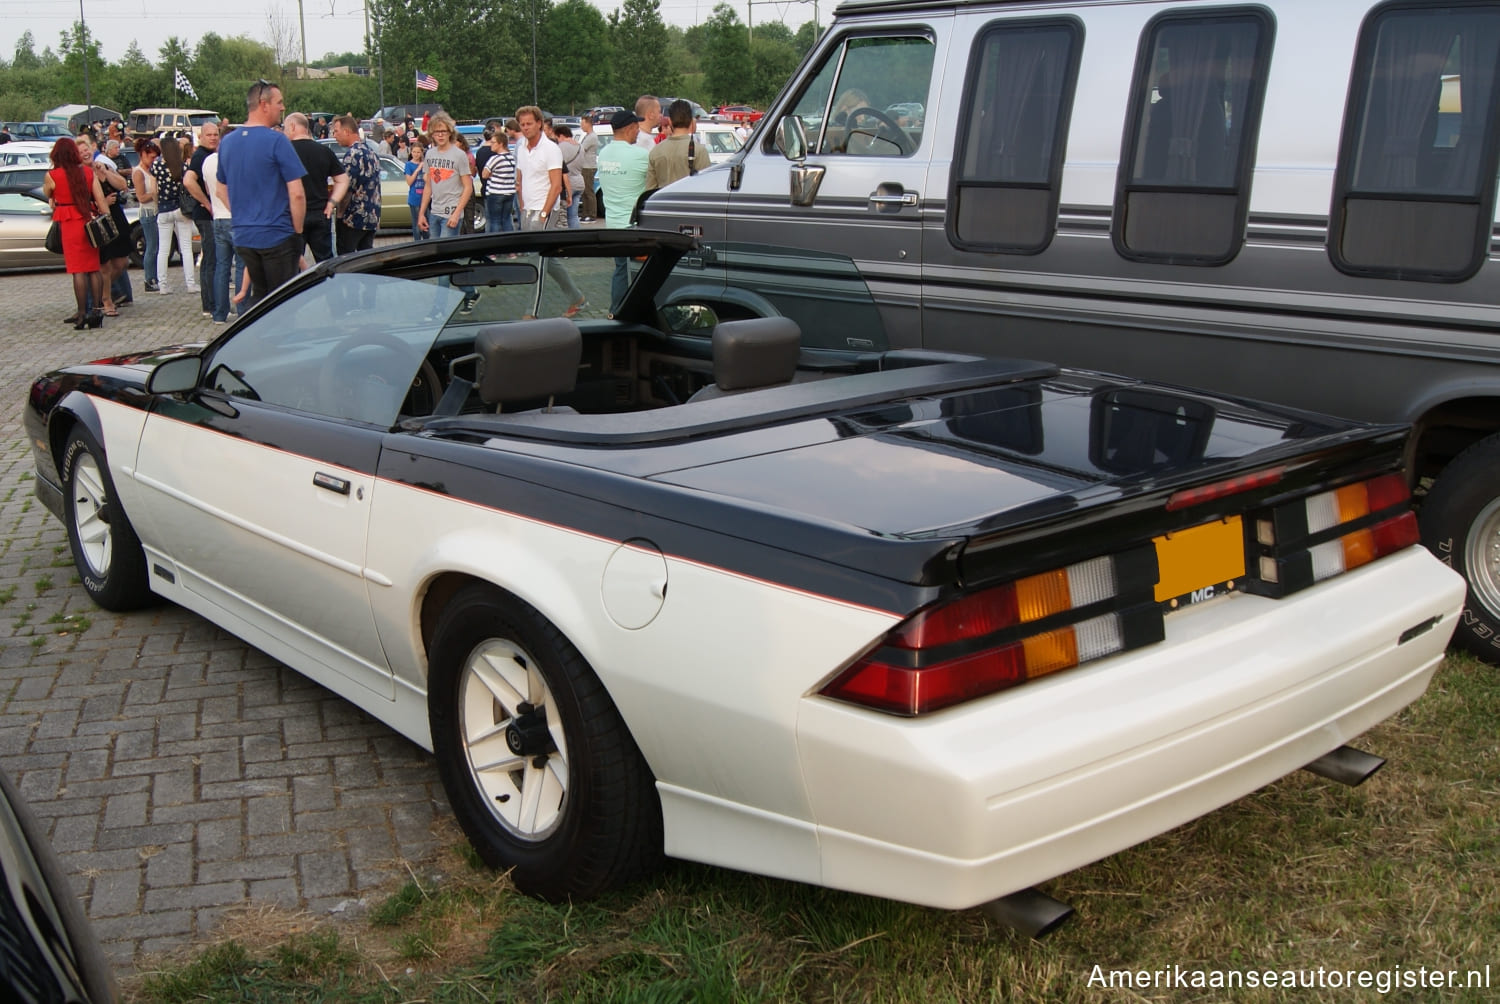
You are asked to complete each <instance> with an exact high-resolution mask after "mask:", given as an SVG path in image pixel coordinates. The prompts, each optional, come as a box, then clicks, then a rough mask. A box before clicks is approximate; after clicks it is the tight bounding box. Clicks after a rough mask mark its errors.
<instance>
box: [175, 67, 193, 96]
mask: <svg viewBox="0 0 1500 1004" xmlns="http://www.w3.org/2000/svg"><path fill="white" fill-rule="evenodd" d="M172 74H173V78H172V83H173V86H175V87H176V88H177V89H178V90H179V91H181V92H182V93H184V94H186V95H187V96H188V97H190V98H192V99H193V100H194V101H197V100H198V92H197V91H195V90H193V85H192V84H190V83H188V78H187V76H186V75H185V74H184V73H183V72H182V71H181V70H179V69H176V68H175V67H174V68H173V70H172Z"/></svg>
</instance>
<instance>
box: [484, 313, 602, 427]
mask: <svg viewBox="0 0 1500 1004" xmlns="http://www.w3.org/2000/svg"><path fill="white" fill-rule="evenodd" d="M474 351H475V352H477V353H479V355H480V357H481V358H482V359H483V370H482V371H481V376H480V378H479V397H480V400H482V401H484V403H485V404H487V405H497V404H503V403H504V402H506V401H532V400H535V399H537V398H543V397H551V396H552V395H554V394H566V393H568V392H569V391H571V390H572V389H573V384H574V383H575V381H576V380H577V379H578V364H579V362H580V361H581V360H582V358H583V336H582V335H581V334H580V333H579V331H578V325H576V324H574V323H573V322H572V321H570V320H568V319H567V318H566V317H548V318H543V319H541V320H535V321H512V322H510V323H509V324H496V325H494V326H492V327H488V328H484V329H483V330H481V331H480V332H479V335H478V336H477V337H476V338H475V339H474Z"/></svg>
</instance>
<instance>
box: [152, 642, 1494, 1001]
mask: <svg viewBox="0 0 1500 1004" xmlns="http://www.w3.org/2000/svg"><path fill="white" fill-rule="evenodd" d="M1497 722H1500V670H1496V669H1494V668H1491V667H1487V666H1484V665H1482V664H1480V663H1478V662H1476V661H1474V660H1472V659H1469V658H1467V657H1462V656H1454V657H1450V659H1449V660H1448V661H1447V663H1446V664H1445V665H1444V667H1443V668H1442V669H1441V670H1440V671H1439V674H1438V676H1437V678H1436V679H1435V680H1434V682H1433V685H1432V687H1431V688H1430V689H1429V692H1428V694H1427V696H1426V697H1425V698H1423V699H1422V700H1421V701H1419V702H1417V704H1416V705H1414V706H1413V707H1412V708H1410V709H1408V710H1407V711H1406V712H1404V713H1403V714H1402V715H1400V716H1398V717H1397V718H1396V719H1394V720H1392V721H1390V722H1387V723H1385V724H1383V725H1381V726H1379V727H1377V728H1376V729H1374V730H1372V731H1371V732H1370V733H1369V734H1367V735H1365V736H1363V737H1360V739H1359V740H1358V741H1357V742H1356V743H1355V744H1354V745H1357V746H1358V747H1360V748H1362V749H1368V750H1370V751H1372V752H1375V753H1377V754H1379V755H1382V756H1386V757H1388V758H1390V763H1389V764H1388V765H1387V766H1386V767H1385V768H1384V770H1382V771H1381V772H1380V773H1378V774H1376V775H1375V776H1374V777H1373V778H1372V779H1371V780H1369V781H1368V782H1366V783H1365V784H1364V785H1363V786H1361V787H1359V788H1353V789H1351V788H1345V787H1342V786H1340V785H1337V784H1334V783H1332V782H1329V781H1326V780H1323V779H1321V778H1317V777H1314V776H1313V775H1310V774H1307V773H1303V772H1299V773H1297V774H1294V775H1292V776H1290V777H1287V778H1285V779H1283V780H1281V781H1279V782H1277V783H1275V784H1273V785H1270V786H1268V787H1266V788H1264V789H1262V790H1261V791H1259V792H1256V793H1254V794H1253V795H1251V796H1249V797H1247V798H1244V799H1241V800H1239V801H1237V802H1235V803H1233V804H1231V805H1229V806H1226V807H1224V808H1223V809H1220V810H1218V811H1217V812H1214V813H1211V814H1209V815H1208V816H1206V817H1204V818H1202V819H1199V820H1197V821H1195V822H1193V823H1190V824H1188V825H1186V826H1183V827H1179V828H1178V829H1176V830H1173V831H1171V832H1170V833H1166V834H1163V835H1161V836H1159V837H1157V838H1155V839H1153V840H1150V841H1148V842H1146V843H1145V844H1142V845H1140V846H1138V847H1134V848H1132V849H1130V850H1128V851H1125V852H1123V853H1120V854H1116V855H1114V856H1112V857H1109V858H1106V859H1104V860H1103V861H1100V862H1097V863H1095V864H1093V865H1090V866H1088V867H1086V868H1081V869H1079V870H1077V871H1073V872H1069V873H1067V874H1065V875H1062V876H1059V877H1058V878H1057V879H1055V880H1053V881H1052V882H1049V883H1046V884H1045V885H1044V886H1043V889H1044V890H1045V891H1047V892H1049V893H1050V894H1051V895H1053V896H1056V897H1057V898H1059V899H1062V900H1064V901H1065V902H1068V903H1070V904H1072V905H1073V906H1074V907H1075V908H1076V909H1077V911H1078V914H1077V916H1076V917H1075V918H1074V919H1073V920H1072V921H1070V922H1069V923H1068V924H1067V925H1065V926H1064V927H1062V928H1061V929H1060V930H1059V931H1058V932H1057V933H1055V934H1054V935H1052V936H1051V937H1050V938H1048V939H1047V940H1045V941H1042V942H1033V941H1028V940H1025V939H1022V938H1019V937H1017V936H1016V935H1014V934H1012V933H1011V932H1009V931H1007V930H1004V929H1001V928H999V927H997V926H996V925H995V924H994V923H993V922H992V921H990V920H989V919H988V918H987V916H986V915H985V914H984V913H982V912H981V911H978V910H968V911H962V912H949V911H940V910H930V909H924V908H921V907H914V906H909V905H906V904H901V903H895V902H891V901H886V900H879V899H873V898H870V897H866V896H857V895H850V894H846V893H839V892H833V891H829V890H824V889H817V888H813V887H810V886H804V885H798V884H796V883H791V882H781V881H776V880H772V879H765V878H759V877H756V876H752V875H744V874H740V873H736V872H731V871H727V870H724V869H718V868H710V867H705V866H700V865H693V864H686V863H680V862H677V863H670V864H668V866H667V867H665V868H664V869H663V870H662V871H661V872H660V873H658V874H657V875H655V876H653V877H652V878H651V879H649V880H647V881H645V882H642V883H639V884H637V885H636V886H633V887H631V888H629V889H625V890H621V891H618V892H615V893H612V894H610V895H608V896H605V897H602V898H600V899H598V900H596V901H593V902H589V903H576V904H571V905H567V904H564V905H554V904H547V903H542V902H539V901H536V900H532V899H529V898H527V897H525V896H522V895H520V894H519V893H517V892H515V890H514V889H513V888H512V887H511V886H510V884H509V882H508V881H507V880H506V879H505V878H504V877H503V876H497V875H496V874H494V873H492V872H489V871H487V870H485V869H483V868H480V867H478V866H477V865H476V864H475V861H474V857H473V854H472V852H471V851H469V849H468V848H467V845H465V844H463V843H462V842H461V840H460V839H459V838H458V837H457V836H456V830H455V831H454V833H455V836H454V837H453V839H452V840H451V841H450V842H449V845H448V846H447V847H446V849H445V850H444V852H443V854H442V855H441V857H440V859H439V860H438V861H436V862H434V863H431V864H433V865H434V868H433V869H432V871H433V872H434V873H436V874H440V875H442V876H443V878H442V879H440V880H438V879H431V880H429V879H423V880H421V882H420V884H419V883H418V882H417V881H410V882H407V883H406V884H405V885H403V886H402V887H400V888H398V889H396V890H395V891H394V892H393V893H392V894H391V895H390V896H389V898H387V899H386V900H385V901H384V902H381V903H379V904H377V905H376V906H375V907H373V908H372V909H371V910H370V911H369V913H368V915H367V916H366V918H365V921H364V922H363V923H360V924H350V923H338V924H334V923H333V922H325V923H321V924H319V925H318V926H317V927H316V928H315V929H314V930H313V931H312V932H311V933H299V934H296V935H293V936H291V937H290V938H287V937H284V936H282V935H281V934H280V931H282V930H285V926H284V925H282V926H278V924H277V923H275V922H274V920H273V921H272V922H270V923H267V924H266V925H265V936H264V937H259V938H256V937H252V938H242V939H241V941H238V942H229V943H226V944H221V945H216V946H214V947H212V948H208V949H205V950H203V951H201V952H200V953H199V954H198V955H197V956H196V957H194V958H193V959H192V960H191V961H190V962H188V963H187V964H186V965H181V966H178V967H177V968H175V969H170V970H164V971H162V972H159V973H154V974H150V975H147V976H144V977H141V978H138V979H137V980H136V981H134V982H133V983H132V984H131V986H130V988H129V989H130V991H131V993H132V995H133V996H134V997H135V999H137V1000H143V1001H189V1000H223V1001H282V1000H289V1001H298V1000H308V1001H311V1000H320V1001H350V1002H380V1004H397V1002H403V1001H415V1000H422V1001H431V1002H479V1001H517V1002H522V1001H524V1002H543V1001H588V1002H593V1001H602V1002H663V1001H694V1002H697V1001H709V1002H715V1001H724V1002H742V1001H743V1002H759V1001H766V1002H772V1001H787V1000H793V1001H813V1002H860V1004H863V1002H912V1004H917V1002H923V1004H925V1002H928V1001H955V1002H969V1001H1019V1002H1033V1001H1035V1002H1065V1004H1071V1002H1079V1004H1091V1002H1114V1001H1122V1000H1130V1001H1139V1000H1150V1001H1172V1002H1178V1001H1190V1002H1198V1001H1202V1002H1209V1001H1225V1000H1232V1001H1235V1002H1237V1004H1238V1002H1251V1004H1258V1002H1279V1001H1286V1002H1298V1004H1301V1002H1306V1001H1336V1002H1349V1001H1361V1000H1373V999H1377V995H1376V994H1375V993H1374V991H1373V990H1368V991H1362V990H1358V989H1356V990H1349V989H1342V988H1340V989H1332V988H1324V989H1321V990H1320V989H1295V990H1284V989H1276V990H1269V989H1264V988H1260V989H1236V990H1225V989H1214V988H1204V989H1198V990H1194V989H1173V990H1164V989H1147V990H1138V991H1123V990H1119V989H1114V990H1111V989H1108V988H1107V987H1103V986H1098V985H1092V986H1091V985H1090V977H1091V975H1092V973H1093V971H1094V967H1095V966H1096V965H1097V966H1100V967H1102V969H1103V971H1106V972H1107V971H1109V970H1112V969H1126V968H1128V969H1130V970H1169V969H1171V968H1172V967H1173V966H1182V967H1186V968H1203V969H1230V968H1237V969H1254V970H1265V969H1275V970H1286V969H1306V970H1317V969H1318V968H1319V967H1323V968H1324V969H1327V970H1333V969H1338V970H1380V969H1383V970H1387V971H1389V970H1392V969H1395V968H1396V967H1398V966H1399V967H1401V968H1402V969H1403V970H1413V969H1417V968H1418V967H1422V966H1426V967H1428V968H1429V969H1431V968H1440V969H1457V970H1461V971H1462V970H1467V969H1470V968H1480V969H1482V968H1483V966H1484V965H1485V964H1486V963H1488V964H1490V965H1491V967H1492V970H1500V951H1497V949H1500V868H1497V862H1500V798H1497V792H1500V748H1497V743H1496V738H1495V736H1496V723H1497ZM893 811H894V810H893ZM418 873H419V874H420V873H421V872H420V871H419V872H418ZM252 945H253V946H255V947H253V948H252V947H247V946H252ZM1495 976H1496V977H1500V972H1496V973H1495ZM1494 992H1495V991H1494V990H1493V989H1491V990H1490V991H1488V992H1485V991H1479V992H1474V991H1466V990H1463V989H1458V990H1446V991H1441V992H1440V991H1435V990H1431V989H1427V990H1422V989H1413V990H1409V991H1398V992H1396V993H1393V994H1390V995H1387V996H1386V997H1382V998H1379V999H1390V1000H1444V1001H1470V1000H1473V1001H1479V1000H1484V999H1486V998H1487V997H1488V996H1489V995H1491V994H1494Z"/></svg>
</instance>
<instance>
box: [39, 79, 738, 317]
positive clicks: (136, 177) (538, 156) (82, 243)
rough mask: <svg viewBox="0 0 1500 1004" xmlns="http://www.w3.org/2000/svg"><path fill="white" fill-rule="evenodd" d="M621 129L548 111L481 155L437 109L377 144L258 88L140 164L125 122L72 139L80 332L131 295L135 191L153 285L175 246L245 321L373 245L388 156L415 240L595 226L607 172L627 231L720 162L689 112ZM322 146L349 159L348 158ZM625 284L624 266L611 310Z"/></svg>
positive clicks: (207, 311)
mask: <svg viewBox="0 0 1500 1004" xmlns="http://www.w3.org/2000/svg"><path fill="white" fill-rule="evenodd" d="M610 126H611V128H612V129H613V133H614V139H615V142H613V143H610V144H609V145H608V146H607V147H604V148H603V151H602V152H601V145H600V143H599V138H598V136H597V135H596V133H595V131H594V124H593V122H592V121H591V120H590V119H589V118H588V117H585V118H584V119H583V120H582V123H581V125H580V127H579V133H578V135H575V134H574V132H573V130H572V129H571V128H570V127H569V126H567V125H565V124H560V123H559V124H555V125H554V123H553V122H552V121H551V119H549V118H546V117H545V116H544V115H543V113H542V111H541V110H540V109H539V108H537V107H536V106H534V105H527V106H524V107H522V108H519V109H517V111H516V114H515V116H514V117H512V118H509V119H506V120H504V121H503V122H500V121H492V122H491V124H490V125H488V126H487V127H486V128H485V130H484V138H483V143H482V144H481V145H479V146H477V147H476V148H475V149H470V147H469V144H468V141H467V139H466V138H465V137H464V136H463V135H462V134H460V132H459V131H458V128H457V126H456V125H455V124H454V121H453V119H452V118H451V117H449V116H448V115H447V114H445V113H442V112H438V113H437V114H434V115H430V116H428V115H424V116H423V119H422V122H421V124H420V127H419V126H418V124H417V123H416V121H415V120H414V119H412V118H410V117H408V118H407V119H406V120H405V121H404V122H402V123H401V124H400V125H399V126H395V127H392V128H388V129H387V128H385V127H384V125H383V124H382V123H379V122H378V120H377V123H376V127H375V130H374V132H373V133H372V135H370V136H369V137H368V138H367V137H366V136H365V135H364V132H363V130H362V129H361V128H360V123H359V121H358V120H357V119H355V118H354V117H353V116H352V115H339V116H335V117H334V118H333V119H332V120H331V121H329V120H327V119H326V118H325V117H322V116H319V117H318V118H317V119H316V120H315V121H311V120H309V118H308V116H306V115H304V114H302V113H300V112H294V113H292V114H290V115H288V114H286V111H285V101H284V98H283V96H282V92H281V88H279V87H278V86H276V85H275V84H273V83H269V82H267V81H264V80H261V81H257V82H256V83H255V84H254V85H252V86H251V88H250V90H249V93H248V94H247V95H246V115H245V121H244V123H243V124H241V125H236V126H230V125H229V123H228V122H227V121H224V122H222V123H213V122H209V123H206V124H204V125H203V126H201V127H200V128H199V130H198V135H197V137H196V142H195V140H194V137H192V136H181V135H176V134H167V135H164V136H161V137H157V138H144V139H139V140H137V141H136V143H135V149H136V151H137V153H138V154H139V163H138V164H136V165H134V166H132V165H131V164H130V162H129V161H128V160H127V159H126V158H125V157H123V156H121V144H122V143H123V141H124V138H123V136H122V135H121V132H120V125H119V123H118V122H111V123H108V124H103V125H101V127H100V128H99V129H98V130H97V131H96V130H94V129H85V130H83V131H82V132H80V133H79V135H78V136H77V137H76V138H74V137H63V138H59V139H58V140H57V142H56V144H54V146H53V149H52V164H53V168H52V170H51V171H50V172H49V173H48V175H47V178H46V182H45V184H44V192H45V194H46V196H47V197H48V199H49V200H50V201H51V202H52V204H53V206H54V216H53V218H54V220H55V221H56V222H57V223H58V227H59V232H60V234H61V236H62V244H63V258H64V263H65V265H66V268H67V271H68V274H69V276H70V281H71V283H72V289H73V294H74V300H75V304H76V307H77V310H76V311H75V312H74V313H73V314H71V315H69V316H68V317H67V318H66V321H67V323H70V324H73V325H74V327H75V328H77V329H80V330H81V329H84V328H87V327H98V326H99V325H100V324H101V323H103V319H104V318H105V317H111V316H118V314H119V308H120V307H121V306H125V305H128V304H130V303H132V302H134V295H133V291H132V288H131V283H130V277H129V272H128V264H129V254H130V246H129V233H130V228H129V226H128V224H127V223H126V219H125V215H124V204H125V201H126V200H127V199H128V198H129V197H130V195H129V193H131V192H133V193H134V198H135V200H136V202H137V203H138V204H139V206H140V214H141V228H142V232H143V234H144V238H145V241H144V242H145V254H144V260H143V271H144V275H145V289H146V291H148V292H155V293H158V294H162V295H165V294H170V293H172V292H173V291H174V289H173V284H172V282H171V281H170V279H169V263H170V261H171V254H172V245H173V241H174V240H175V241H176V244H177V247H178V250H179V253H180V254H181V257H182V280H181V286H182V288H183V289H184V290H185V291H186V292H188V293H189V294H193V293H196V294H197V295H198V297H199V300H200V305H201V307H202V312H203V316H204V317H206V318H210V319H212V321H213V322H214V323H216V324H222V323H225V322H226V321H227V320H228V317H229V314H230V313H231V311H235V312H238V311H240V310H243V309H245V308H246V307H248V306H249V305H250V304H253V303H255V302H256V301H258V300H259V299H261V298H262V297H264V296H265V295H266V294H267V293H269V292H270V291H271V290H272V289H275V288H276V287H277V286H279V285H280V284H281V283H283V282H285V281H286V280H287V279H290V278H291V277H292V276H294V275H296V273H297V272H298V271H299V270H300V269H301V268H304V267H306V266H307V264H308V258H309V257H310V258H311V261H312V262H319V261H324V260H327V259H328V258H331V257H333V256H334V255H337V254H348V253H352V252H355V251H361V250H364V249H366V248H369V247H372V246H373V244H374V239H375V234H376V231H377V230H378V229H379V226H380V211H381V205H380V201H381V166H380V155H385V156H390V157H394V158H396V159H397V160H399V161H402V162H403V167H404V170H405V175H406V184H407V190H408V193H407V203H408V205H409V206H410V207H411V210H412V239H413V240H428V239H431V238H442V237H447V236H452V235H456V234H460V233H465V232H469V231H470V230H471V229H472V228H473V220H474V218H475V215H476V214H475V209H477V208H478V207H479V206H483V208H484V221H485V222H484V228H485V230H486V232H490V233H502V232H510V231H514V230H540V229H545V228H548V227H570V228H576V227H579V226H580V225H582V224H584V223H591V222H593V221H594V219H595V217H596V216H597V215H598V214H599V209H598V207H597V206H596V204H595V188H594V184H595V179H596V177H597V178H598V180H599V183H600V185H601V187H602V190H603V197H604V203H605V209H606V213H605V218H606V222H607V225H608V226H611V227H625V226H631V225H633V224H634V222H635V219H636V217H637V216H638V215H639V203H640V201H641V200H642V198H643V196H644V195H645V194H646V193H648V192H650V191H652V190H654V189H656V188H660V187H662V186H664V185H667V184H670V183H671V182H673V181H675V180H677V179H678V178H681V177H684V176H686V175H689V174H696V173H697V172H698V171H700V170H703V169H705V168H707V167H708V166H709V156H708V151H707V149H706V148H705V146H704V145H702V144H698V143H696V141H695V139H694V136H693V131H694V121H693V114H692V108H691V106H690V105H689V104H688V103H687V102H686V101H675V102H672V103H671V104H670V105H668V107H666V108H662V107H661V103H660V102H659V101H658V99H656V98H655V97H652V96H650V95H643V96H642V97H641V98H640V99H639V100H638V101H637V102H636V105H635V110H634V111H629V110H622V111H618V112H616V113H615V114H614V115H613V117H612V118H611V121H610ZM100 134H102V137H103V138H102V139H100V138H98V137H99V136H100ZM321 138H332V139H333V140H334V141H335V142H337V143H338V145H339V146H340V147H342V148H344V149H345V151H346V152H345V153H344V155H343V156H342V157H340V156H338V155H337V154H336V153H335V150H334V148H332V147H330V146H328V145H326V144H324V143H322V142H319V140H320V139H321ZM101 143H102V148H101V146H100V144H101ZM99 216H109V217H111V218H112V219H113V220H114V222H115V233H116V236H115V238H114V239H113V240H110V241H108V242H106V243H104V244H100V245H98V246H96V245H95V243H91V241H90V237H89V229H90V228H89V222H90V221H91V220H92V219H94V218H95V217H99ZM95 229H98V228H97V227H96V228H95ZM195 233H196V235H197V238H198V252H197V255H196V260H195V254H194V241H193V237H194V234H195ZM555 271H556V272H557V275H558V279H559V281H560V282H561V283H562V284H563V287H564V291H565V293H566V294H567V295H568V297H569V300H570V306H569V307H568V309H567V310H566V312H565V316H568V317H572V316H575V315H576V314H577V313H578V312H579V311H580V310H582V309H584V308H585V307H586V306H587V300H586V298H585V297H584V296H583V294H582V293H581V292H579V291H578V290H577V288H576V287H573V286H572V283H571V281H570V280H569V279H568V277H567V275H566V272H565V271H563V270H560V269H559V270H555ZM627 282H628V271H627V265H626V262H625V261H624V260H623V259H622V260H620V261H618V262H617V263H616V270H615V279H614V283H613V288H612V290H611V301H612V303H611V309H612V310H613V309H614V308H615V307H617V306H618V304H619V301H620V299H621V298H622V297H623V295H624V291H625V286H626V284H627ZM463 292H464V299H463V303H462V306H461V308H460V309H461V310H462V311H463V312H465V313H467V312H470V311H472V310H473V307H474V303H475V302H476V301H477V300H478V298H479V294H478V292H477V291H476V290H473V289H467V288H465V289H464V290H463Z"/></svg>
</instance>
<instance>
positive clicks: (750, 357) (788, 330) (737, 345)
mask: <svg viewBox="0 0 1500 1004" xmlns="http://www.w3.org/2000/svg"><path fill="white" fill-rule="evenodd" d="M713 344H714V383H716V384H718V385H719V388H720V389H721V390H750V389H751V388H754V387H770V386H773V385H775V384H779V383H790V382H791V381H792V379H793V378H794V377H795V376H796V375H797V357H798V355H799V354H800V352H801V348H802V329H801V328H799V327H798V326H797V322H796V321H794V320H792V319H791V318H789V317H753V318H750V319H749V320H745V321H724V322H722V323H720V324H719V326H718V327H716V328H714V335H713Z"/></svg>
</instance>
